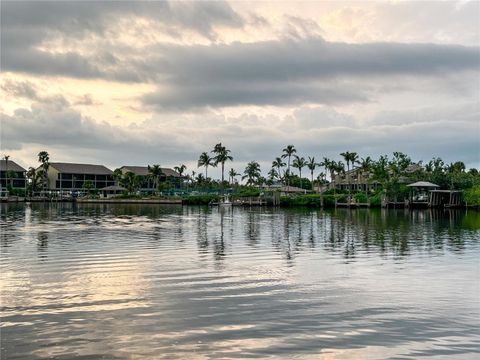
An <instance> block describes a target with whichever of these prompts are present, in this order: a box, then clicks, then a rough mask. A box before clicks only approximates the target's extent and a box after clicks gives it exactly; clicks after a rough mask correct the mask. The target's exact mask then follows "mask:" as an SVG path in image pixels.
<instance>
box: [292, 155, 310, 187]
mask: <svg viewBox="0 0 480 360" xmlns="http://www.w3.org/2000/svg"><path fill="white" fill-rule="evenodd" d="M292 166H293V167H294V168H296V169H298V172H299V174H300V188H302V189H303V187H302V169H303V168H304V167H305V166H307V162H306V161H305V158H303V157H300V156H295V159H294V160H293V164H292Z"/></svg>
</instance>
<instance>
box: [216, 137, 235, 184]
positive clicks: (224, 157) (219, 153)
mask: <svg viewBox="0 0 480 360" xmlns="http://www.w3.org/2000/svg"><path fill="white" fill-rule="evenodd" d="M212 152H213V153H214V154H215V157H214V158H213V159H214V161H215V166H216V165H218V164H222V184H223V181H224V169H225V162H226V161H233V157H232V156H231V155H229V153H230V150H228V149H227V148H226V147H225V146H222V143H218V144H217V145H215V147H214V149H213V151H212Z"/></svg>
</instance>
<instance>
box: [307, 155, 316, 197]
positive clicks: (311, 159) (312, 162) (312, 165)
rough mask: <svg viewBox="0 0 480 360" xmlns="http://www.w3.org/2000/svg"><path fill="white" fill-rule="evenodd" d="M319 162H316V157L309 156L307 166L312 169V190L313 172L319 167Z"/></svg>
mask: <svg viewBox="0 0 480 360" xmlns="http://www.w3.org/2000/svg"><path fill="white" fill-rule="evenodd" d="M317 165H318V163H316V162H315V157H310V156H309V157H308V161H307V168H308V169H309V170H310V177H311V179H312V190H313V172H314V171H315V168H316V167H317Z"/></svg>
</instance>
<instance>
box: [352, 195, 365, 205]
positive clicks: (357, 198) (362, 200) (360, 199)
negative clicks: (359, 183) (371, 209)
mask: <svg viewBox="0 0 480 360" xmlns="http://www.w3.org/2000/svg"><path fill="white" fill-rule="evenodd" d="M353 198H354V199H355V201H356V202H357V203H367V202H368V198H367V195H366V194H365V193H356V194H355V195H353Z"/></svg>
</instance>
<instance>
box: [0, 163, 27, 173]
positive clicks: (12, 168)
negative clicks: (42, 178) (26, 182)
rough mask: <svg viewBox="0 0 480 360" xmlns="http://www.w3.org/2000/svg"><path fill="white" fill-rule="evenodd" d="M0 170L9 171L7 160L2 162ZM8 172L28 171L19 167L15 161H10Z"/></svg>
mask: <svg viewBox="0 0 480 360" xmlns="http://www.w3.org/2000/svg"><path fill="white" fill-rule="evenodd" d="M0 170H1V171H5V170H7V162H6V161H5V160H0ZM8 171H16V172H18V171H21V172H24V171H26V170H25V169H24V168H23V167H21V166H20V165H18V164H17V163H16V162H15V161H12V160H8Z"/></svg>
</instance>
